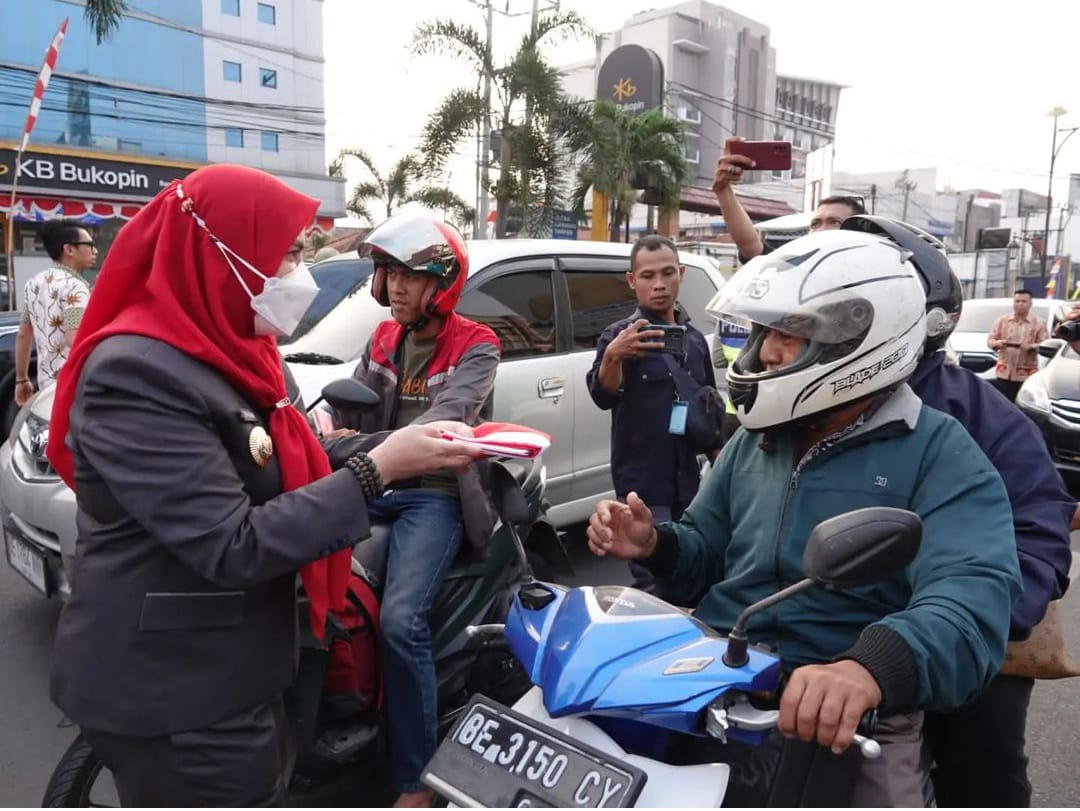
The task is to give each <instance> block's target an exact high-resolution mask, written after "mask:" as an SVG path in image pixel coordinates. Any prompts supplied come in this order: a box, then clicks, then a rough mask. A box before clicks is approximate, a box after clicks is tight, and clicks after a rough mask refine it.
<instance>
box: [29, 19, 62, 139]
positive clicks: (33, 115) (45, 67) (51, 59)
mask: <svg viewBox="0 0 1080 811" xmlns="http://www.w3.org/2000/svg"><path fill="white" fill-rule="evenodd" d="M67 24H68V18H67V17H65V18H64V21H63V22H62V23H61V24H60V30H59V31H57V32H56V36H55V37H53V41H52V44H51V45H49V50H47V51H46V52H45V59H44V61H43V62H42V63H41V72H40V73H38V78H37V84H36V85H34V98H33V100H32V101H31V102H30V112H29V113H28V114H27V116H26V127H25V129H23V137H22V143H20V144H19V153H20V154H22V152H23V151H25V149H26V145H27V144H28V143H29V142H30V131H31V130H32V129H33V128H34V124H35V123H36V122H37V117H38V111H39V110H40V109H41V99H42V98H43V97H44V96H45V88H46V87H48V86H49V79H51V78H52V74H53V70H54V69H55V68H56V56H57V54H59V53H60V43H61V42H63V41H64V34H65V33H66V32H67Z"/></svg>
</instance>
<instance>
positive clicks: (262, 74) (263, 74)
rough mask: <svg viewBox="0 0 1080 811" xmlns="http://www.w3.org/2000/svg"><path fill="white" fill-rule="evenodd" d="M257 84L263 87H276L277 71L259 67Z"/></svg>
mask: <svg viewBox="0 0 1080 811" xmlns="http://www.w3.org/2000/svg"><path fill="white" fill-rule="evenodd" d="M259 84H260V85H261V86H263V87H271V88H276V87H277V71H276V70H270V68H259Z"/></svg>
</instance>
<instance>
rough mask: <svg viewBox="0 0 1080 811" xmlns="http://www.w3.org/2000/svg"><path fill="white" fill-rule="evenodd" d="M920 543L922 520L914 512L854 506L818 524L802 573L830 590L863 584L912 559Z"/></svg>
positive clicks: (902, 565)
mask: <svg viewBox="0 0 1080 811" xmlns="http://www.w3.org/2000/svg"><path fill="white" fill-rule="evenodd" d="M921 542H922V520H921V519H920V518H919V516H918V515H916V514H915V513H913V512H911V511H910V510H900V509H897V508H895V507H866V508H864V509H861V510H852V511H851V512H846V513H842V514H841V515H838V516H836V517H835V518H829V519H827V520H825V521H822V522H821V523H820V524H818V525H817V526H816V527H814V529H813V531H812V532H811V533H810V537H809V538H808V539H807V541H806V549H805V550H804V551H803V559H802V568H803V573H804V574H805V575H806V576H807V577H808V578H810V579H811V580H813V581H814V583H815V584H817V585H819V586H824V587H825V588H829V589H847V588H852V587H853V586H863V585H866V584H867V583H873V582H875V581H877V580H882V579H884V578H885V577H888V576H889V575H890V574H892V573H893V572H895V571H899V570H900V569H902V568H904V567H905V566H907V565H908V564H909V563H911V561H912V560H914V559H915V555H916V553H918V551H919V544H920V543H921Z"/></svg>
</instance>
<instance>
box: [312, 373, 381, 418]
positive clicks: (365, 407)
mask: <svg viewBox="0 0 1080 811" xmlns="http://www.w3.org/2000/svg"><path fill="white" fill-rule="evenodd" d="M322 396H323V399H324V400H326V402H327V403H329V404H330V406H331V407H332V408H334V409H336V410H338V411H340V412H349V411H370V410H371V409H373V408H374V407H375V406H377V405H378V404H379V395H378V394H376V393H375V392H374V391H373V390H372V389H371V388H369V387H368V386H366V385H364V384H363V383H361V382H360V381H359V380H357V379H356V378H355V377H343V378H342V379H341V380H335V381H333V382H332V383H327V384H326V385H325V386H323V390H322Z"/></svg>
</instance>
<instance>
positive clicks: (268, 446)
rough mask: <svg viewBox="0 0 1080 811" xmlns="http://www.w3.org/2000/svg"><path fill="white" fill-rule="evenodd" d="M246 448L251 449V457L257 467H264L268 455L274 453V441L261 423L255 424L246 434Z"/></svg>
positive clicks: (267, 460) (268, 458)
mask: <svg viewBox="0 0 1080 811" xmlns="http://www.w3.org/2000/svg"><path fill="white" fill-rule="evenodd" d="M248 450H249V451H251V458H252V459H254V460H255V464H257V465H258V466H259V467H265V466H266V463H267V462H269V461H270V457H271V456H273V455H274V441H273V440H272V439H270V434H268V433H266V429H265V428H263V427H262V426H261V425H256V426H255V427H254V428H252V429H251V433H250V434H248Z"/></svg>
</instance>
